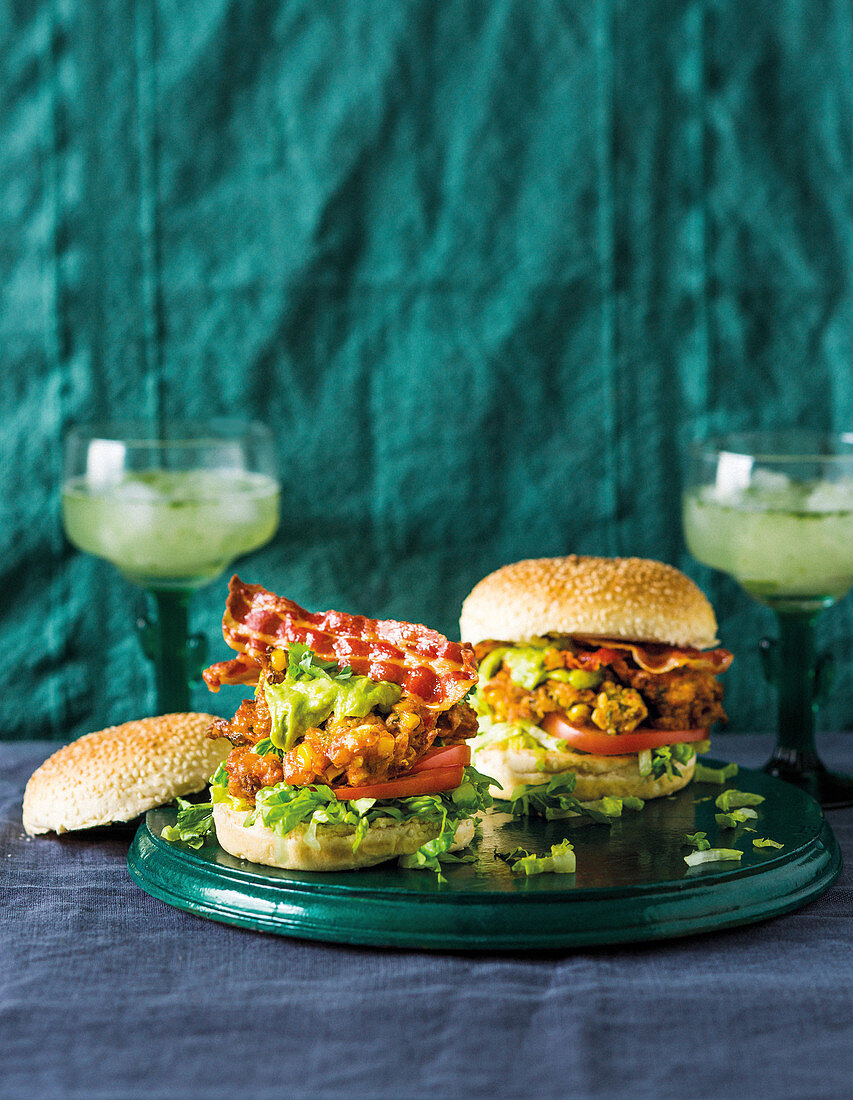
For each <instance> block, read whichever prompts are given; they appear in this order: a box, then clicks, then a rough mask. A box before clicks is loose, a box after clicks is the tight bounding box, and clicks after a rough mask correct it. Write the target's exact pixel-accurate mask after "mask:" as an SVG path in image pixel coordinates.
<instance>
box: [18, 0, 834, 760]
mask: <svg viewBox="0 0 853 1100" xmlns="http://www.w3.org/2000/svg"><path fill="white" fill-rule="evenodd" d="M852 78H853V7H851V5H850V3H849V2H848V0H790V2H789V0H643V2H642V3H633V2H630V0H441V2H436V0H280V2H277V0H230V2H226V0H199V2H196V3H192V4H186V3H181V2H178V0H138V2H136V3H133V2H130V0H111V2H109V3H106V2H99V0H31V2H28V3H21V2H19V3H14V2H12V0H4V2H2V3H0V254H2V266H0V364H2V368H0V398H2V411H3V419H2V429H1V431H2V435H1V436H0V438H2V465H0V477H2V486H0V516H2V525H0V530H2V557H0V570H2V576H1V577H0V580H2V593H3V597H2V605H1V606H0V631H2V643H3V650H4V655H5V665H6V675H5V677H4V691H3V695H2V701H0V736H5V737H26V736H48V737H54V738H58V739H67V738H69V737H71V736H73V735H76V734H79V733H82V732H85V731H86V730H88V729H90V728H97V727H99V726H103V725H105V724H107V723H108V722H113V721H121V720H124V719H127V718H130V717H134V716H137V715H139V714H142V713H146V712H148V710H149V709H150V708H151V706H152V700H151V696H150V693H149V685H150V680H149V673H148V669H147V666H146V665H145V662H144V661H143V659H142V658H141V655H140V652H139V648H138V644H137V642H136V639H135V637H134V635H133V632H132V629H131V622H132V617H133V607H134V601H135V598H136V594H135V593H134V591H133V590H132V589H131V588H130V587H129V586H128V585H127V584H126V583H125V582H123V581H122V580H121V579H120V578H119V577H118V575H117V574H116V573H115V571H114V570H112V569H111V568H110V567H108V566H107V565H105V564H103V563H100V562H97V561H95V560H93V559H91V558H88V557H86V556H83V555H80V554H78V553H77V552H75V551H73V550H72V549H71V548H70V547H69V546H68V544H67V543H66V542H65V540H64V537H63V534H62V530H61V525H60V520H59V511H58V497H57V490H58V485H59V479H60V469H61V458H60V440H61V437H62V433H63V431H64V429H65V427H66V426H67V425H68V424H69V423H70V422H72V421H76V420H85V419H91V418H94V417H119V416H128V415H149V416H153V415H155V414H160V415H166V416H178V415H181V416H184V415H191V416H195V415H212V414H222V413H228V412H238V413H241V414H246V413H248V414H252V415H255V416H258V417H261V418H263V419H265V420H267V421H268V422H269V423H270V424H271V425H272V426H273V428H274V429H275V432H276V435H277V440H278V448H279V454H280V459H281V465H282V470H283V473H284V483H285V490H284V502H285V507H284V518H283V522H282V525H281V530H280V532H279V534H278V536H277V538H276V540H275V542H274V543H273V544H272V545H270V546H269V547H268V548H266V549H265V550H263V551H262V552H260V553H258V554H257V555H256V556H254V557H253V558H252V559H251V560H247V561H246V562H245V563H242V564H241V565H240V569H241V571H242V572H243V574H244V575H245V576H246V578H247V579H250V580H253V581H262V582H264V583H266V584H268V585H269V586H271V587H273V588H276V589H277V590H279V591H282V592H285V593H287V594H289V595H291V596H293V597H295V598H296V599H298V600H300V601H303V602H304V603H305V604H307V605H309V606H311V607H315V608H320V607H327V606H335V607H340V608H342V609H347V610H359V611H364V612H367V613H370V614H374V615H389V616H399V617H407V618H414V619H419V620H424V621H426V622H429V623H431V624H433V625H435V626H437V627H439V628H441V629H443V630H446V631H449V632H451V633H452V632H454V630H455V624H456V619H457V615H458V608H459V604H460V602H461V600H462V598H463V596H464V595H465V593H466V592H467V590H468V589H469V587H470V586H471V585H472V584H473V583H474V582H475V581H476V580H477V579H478V578H479V577H480V576H481V575H483V574H484V573H485V572H487V571H489V570H491V569H492V568H494V567H496V566H497V565H500V564H501V563H503V562H506V561H509V560H513V559H517V558H520V557H524V556H530V555H550V554H559V553H563V552H568V551H579V552H600V553H607V554H628V553H631V554H641V555H649V556H655V557H660V558H663V559H665V560H668V561H671V562H674V563H676V564H678V565H680V566H682V567H683V568H685V569H687V570H688V572H690V573H691V574H692V575H693V576H694V577H696V578H697V579H698V580H699V581H700V583H702V584H703V586H704V587H705V588H706V590H707V591H708V593H709V594H710V595H711V597H712V598H713V600H714V601H715V604H716V607H717V609H718V616H719V619H720V623H721V636H722V638H723V640H724V642H725V643H726V644H727V645H729V646H730V648H732V649H733V650H734V651H735V652H736V654H737V663H736V665H735V667H734V669H733V670H732V671H731V673H730V674H728V699H729V710H730V712H731V715H732V720H733V721H732V728H733V729H746V728H769V726H770V725H771V724H772V710H771V709H770V698H771V697H770V694H769V691H768V689H767V688H766V687H765V685H764V684H763V682H762V679H761V674H760V670H759V665H758V660H757V657H756V656H755V650H754V646H755V641H756V639H757V637H758V636H759V635H760V634H761V633H762V632H763V631H765V630H766V629H767V628H768V627H769V626H770V625H771V624H770V621H769V616H768V614H767V613H766V612H763V611H762V610H760V609H759V608H757V607H756V606H754V605H752V604H750V603H749V602H748V601H747V599H746V598H745V597H744V596H743V595H742V594H741V593H740V592H739V591H738V590H737V589H736V588H735V586H734V585H733V584H732V583H731V582H729V581H727V580H726V579H724V578H721V577H719V576H712V575H711V574H710V572H709V571H708V570H705V569H703V568H700V567H699V566H697V565H695V564H694V563H693V562H691V560H690V558H689V556H688V555H687V554H686V551H685V549H684V546H683V542H682V539H681V535H680V529H679V518H678V504H679V491H680V477H681V474H682V471H683V456H684V452H685V448H686V445H687V443H688V441H689V440H690V439H691V438H693V437H694V436H696V435H701V434H705V433H707V432H708V431H711V430H717V429H723V428H727V427H746V426H751V425H775V424H789V423H791V424H801V425H810V426H823V425H827V426H830V427H836V428H842V427H843V428H848V429H849V428H851V427H853V378H851V370H852V369H853V357H851V328H852V327H853V323H852V322H851V317H852V316H853V310H851V305H853V303H851V270H853V257H851V246H853V234H851V163H853V152H852V151H851V143H853V125H851V122H853V110H852V109H851V108H853V79H852ZM224 591H225V582H224V580H223V581H221V582H217V583H215V584H213V585H211V586H210V587H209V588H208V589H206V590H205V591H204V592H202V593H201V594H200V595H199V596H198V598H197V600H196V603H195V607H194V611H195V623H196V625H197V627H199V628H201V629H204V630H205V631H206V632H207V633H208V634H209V636H210V638H211V641H212V645H213V653H214V655H215V656H219V655H223V656H224V654H225V650H224V645H222V644H221V643H219V642H217V637H218V621H219V618H220V615H221V610H222V604H223V600H224ZM851 607H853V605H851V602H850V599H847V600H845V601H844V602H843V603H842V604H841V605H840V606H838V607H837V608H835V609H833V610H832V611H830V612H828V613H827V614H826V616H825V617H824V620H823V623H822V637H823V640H824V641H825V642H826V643H827V644H831V645H832V646H833V647H834V648H835V650H836V652H837V653H838V655H839V657H840V659H841V660H840V666H839V674H838V676H837V679H836V687H835V692H834V696H833V702H832V704H831V705H830V706H828V707H827V708H826V709H825V711H824V715H823V721H824V724H827V725H833V726H841V725H848V724H849V723H850V721H851V719H853V675H851V673H850V671H849V663H850V655H851V652H853V647H851V645H850V644H849V642H848V641H847V639H848V637H849V636H850V634H851V625H853V615H851ZM235 697H236V698H239V692H238V691H237V689H232V690H231V692H230V693H229V692H223V693H222V695H221V696H219V697H215V698H214V697H208V696H207V695H206V693H205V692H204V691H203V690H199V692H198V697H197V699H196V705H197V706H198V707H199V708H200V709H201V708H210V707H214V708H216V709H218V710H220V711H221V712H225V711H228V710H230V709H233V706H234V702H235Z"/></svg>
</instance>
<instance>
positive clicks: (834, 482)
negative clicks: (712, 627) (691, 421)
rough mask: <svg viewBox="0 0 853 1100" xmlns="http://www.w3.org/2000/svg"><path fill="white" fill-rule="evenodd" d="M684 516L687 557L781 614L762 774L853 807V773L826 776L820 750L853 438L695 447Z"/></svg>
mask: <svg viewBox="0 0 853 1100" xmlns="http://www.w3.org/2000/svg"><path fill="white" fill-rule="evenodd" d="M683 518H684V533H685V537H686V540H687V546H688V549H689V550H690V552H691V554H692V555H693V556H694V557H695V558H697V559H698V560H699V561H701V562H704V563H705V564H706V565H710V566H712V567H713V568H715V569H719V570H721V571H722V572H724V573H729V574H731V575H732V576H733V577H735V579H736V580H737V581H739V582H740V584H741V586H742V587H743V588H744V589H745V590H746V591H747V593H748V594H749V595H750V596H752V597H753V599H756V600H758V601H759V602H760V603H763V604H766V605H767V606H768V607H770V608H772V610H773V611H774V612H775V614H776V618H777V621H778V627H779V636H778V639H775V640H771V639H762V641H761V647H762V655H763V658H764V668H765V672H766V673H767V676H768V679H770V681H771V682H772V683H773V684H774V685H775V686H776V689H777V692H778V708H779V709H778V740H777V744H776V748H775V749H774V752H773V755H772V756H771V758H770V760H769V761H768V763H767V764H766V765H765V769H764V770H765V771H767V772H769V773H770V774H771V775H776V776H778V777H779V778H781V779H785V780H787V781H788V782H789V783H794V784H795V785H796V786H798V787H801V788H803V789H804V790H806V791H808V792H809V793H810V794H812V795H813V796H814V797H815V798H816V799H817V800H818V801H819V802H820V803H821V804H822V805H824V806H847V805H851V804H853V777H851V776H847V775H840V774H838V773H837V772H832V771H829V770H828V769H827V768H826V767H824V765H823V763H822V762H821V760H820V758H819V756H818V754H817V749H816V747H815V712H816V710H817V706H818V704H819V703H820V702H821V700H822V698H823V697H824V696H825V694H826V691H827V690H828V687H829V679H830V675H829V674H830V663H829V658H828V656H826V655H818V653H817V649H816V645H815V623H816V620H817V617H818V615H819V614H820V613H821V611H823V609H824V608H826V607H829V606H830V605H831V604H833V603H835V602H836V600H840V599H841V598H842V596H844V595H845V594H846V593H847V592H848V591H849V589H850V587H851V585H853V433H841V434H835V435H832V434H821V433H817V432H803V431H794V430H790V431H767V432H746V433H740V434H731V435H727V436H721V437H719V438H717V439H712V440H709V441H708V442H706V443H700V444H697V445H695V446H694V448H693V450H692V454H691V461H690V468H689V474H688V482H687V486H686V489H685V493H684V500H683Z"/></svg>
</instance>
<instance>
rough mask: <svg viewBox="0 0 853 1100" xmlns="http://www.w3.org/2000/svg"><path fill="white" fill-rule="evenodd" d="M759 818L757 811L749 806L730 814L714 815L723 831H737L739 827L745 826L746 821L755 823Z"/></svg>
mask: <svg viewBox="0 0 853 1100" xmlns="http://www.w3.org/2000/svg"><path fill="white" fill-rule="evenodd" d="M757 817H758V814H757V813H756V812H755V810H751V809H750V808H749V807H748V806H744V807H742V808H741V809H739V810H732V812H731V813H730V814H714V820H715V821H716V823H717V824H718V825H719V827H720V828H721V829H736V828H737V827H738V825H743V823H744V822H745V821H755V819H756V818H757Z"/></svg>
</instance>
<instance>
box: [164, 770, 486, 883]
mask: <svg viewBox="0 0 853 1100" xmlns="http://www.w3.org/2000/svg"><path fill="white" fill-rule="evenodd" d="M492 783H493V780H492V779H491V778H490V777H489V776H486V775H482V774H481V773H480V772H478V771H477V770H476V769H475V768H471V767H466V768H465V772H464V778H463V780H462V783H460V785H459V786H458V787H455V788H454V789H453V790H449V791H442V792H441V793H440V794H423V795H416V796H414V797H412V798H389V799H376V798H357V799H350V800H343V801H341V800H339V799H338V798H337V797H336V796H335V793H334V791H333V790H332V789H331V787H327V786H324V785H322V784H318V785H317V786H313V787H291V786H289V785H288V784H287V783H277V784H276V785H275V786H272V787H264V788H263V789H262V790H260V791H258V794H257V799H256V803H255V806H254V807H252V806H250V805H249V804H248V803H247V802H243V801H242V800H240V799H238V798H234V796H233V795H231V794H229V793H228V775H227V773H226V771H225V766H224V764H220V766H219V768H218V769H217V771H216V773H215V774H214V776H213V778H212V779H211V781H210V798H211V801H210V802H207V803H202V804H199V805H192V804H190V803H185V802H183V800H179V801H180V806H181V809H180V812H179V813H178V818H177V821H176V823H175V825H174V826H167V827H166V828H165V829H163V832H162V834H161V835H162V836H163V838H164V839H165V840H168V841H180V842H182V843H184V844H188V845H189V846H190V847H192V848H200V847H201V846H202V845H203V844H204V843H205V841H206V840H207V839H208V838H209V837H210V839H212V836H211V833H212V829H213V806H214V805H215V804H217V803H225V804H226V805H228V806H230V807H231V808H232V809H235V810H245V812H246V820H245V821H244V822H243V824H244V825H245V826H246V827H248V826H250V825H252V824H253V823H254V822H255V821H257V820H258V819H260V820H261V821H262V822H263V824H264V825H265V826H266V827H267V828H268V829H271V830H272V831H273V832H274V833H275V834H276V835H278V836H282V837H283V836H286V835H287V833H289V832H290V831H291V830H292V829H294V828H296V826H297V825H301V824H303V823H307V826H308V827H307V829H306V832H305V843H306V844H307V845H309V847H319V846H320V842H319V840H318V839H317V830H318V829H322V828H323V827H324V826H333V827H340V826H343V827H345V828H347V829H351V830H352V834H353V836H352V847H353V851H357V850H358V847H359V845H360V844H361V842H362V840H363V839H364V835H365V833H366V832H367V830H368V828H369V827H370V825H371V824H372V823H373V822H375V821H378V820H380V819H382V818H384V819H386V820H392V821H395V822H406V821H412V820H418V821H431V822H436V823H437V824H439V825H440V831H439V834H438V836H437V837H435V838H434V839H433V840H430V841H428V842H427V843H426V844H424V845H422V846H421V847H420V848H419V849H418V850H417V852H415V853H414V854H413V855H411V856H403V857H401V859H400V862H401V865H402V866H405V867H410V868H419V869H424V870H430V871H435V872H436V873H437V874H438V875H439V878H441V877H442V876H441V874H440V870H441V868H440V864H441V863H451V862H453V863H464V862H467V861H468V859H469V858H470V857H466V856H458V855H455V854H454V853H452V852H450V851H449V848H450V847H451V845H452V844H453V838H454V836H455V834H456V829H457V826H458V825H459V823H460V822H461V821H464V820H466V819H468V818H470V817H472V816H473V815H474V814H475V813H477V812H478V811H479V810H484V809H488V807H489V806H491V805H492V796H491V795H490V794H489V787H490V786H491V785H492Z"/></svg>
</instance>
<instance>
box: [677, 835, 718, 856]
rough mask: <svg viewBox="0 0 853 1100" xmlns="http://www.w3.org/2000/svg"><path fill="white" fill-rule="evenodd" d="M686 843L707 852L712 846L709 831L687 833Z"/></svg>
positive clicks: (684, 841)
mask: <svg viewBox="0 0 853 1100" xmlns="http://www.w3.org/2000/svg"><path fill="white" fill-rule="evenodd" d="M683 843H684V844H688V845H689V846H690V847H691V848H695V849H696V851H697V852H707V851H708V849H709V848H710V847H711V844H710V842H709V840H708V834H707V833H701V832H699V833H685V834H684V840H683Z"/></svg>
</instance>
